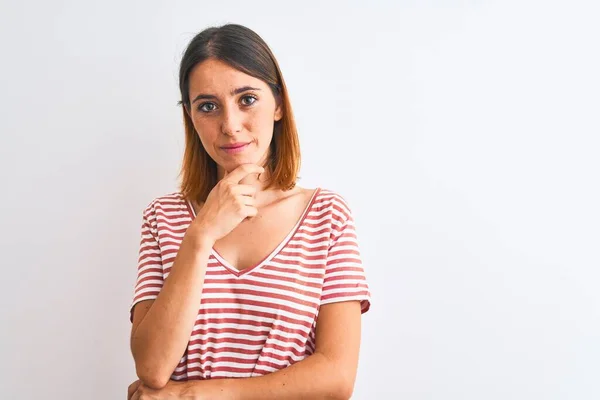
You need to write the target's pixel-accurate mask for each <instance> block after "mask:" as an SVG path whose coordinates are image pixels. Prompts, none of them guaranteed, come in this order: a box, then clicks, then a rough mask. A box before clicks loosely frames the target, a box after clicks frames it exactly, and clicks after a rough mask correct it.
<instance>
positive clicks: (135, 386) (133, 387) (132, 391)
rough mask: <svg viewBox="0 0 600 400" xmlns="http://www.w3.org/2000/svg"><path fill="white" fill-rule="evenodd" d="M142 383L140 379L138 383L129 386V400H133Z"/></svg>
mask: <svg viewBox="0 0 600 400" xmlns="http://www.w3.org/2000/svg"><path fill="white" fill-rule="evenodd" d="M140 383H142V381H140V380H139V379H138V380H137V381H135V382H133V383H132V384H131V385H129V387H128V388H127V400H131V397H132V396H133V394H134V393H135V391H136V390H137V388H138V387H139V386H140Z"/></svg>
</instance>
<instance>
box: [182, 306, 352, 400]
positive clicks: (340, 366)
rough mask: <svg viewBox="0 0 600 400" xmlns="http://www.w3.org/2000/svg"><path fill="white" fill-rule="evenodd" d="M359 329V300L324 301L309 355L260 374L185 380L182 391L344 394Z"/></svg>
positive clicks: (198, 394)
mask: <svg viewBox="0 0 600 400" xmlns="http://www.w3.org/2000/svg"><path fill="white" fill-rule="evenodd" d="M360 331H361V308H360V302H358V301H345V302H338V303H332V304H325V305H323V306H321V310H320V312H319V316H318V319H317V330H316V343H315V344H316V349H315V353H314V354H313V355H311V356H308V357H307V358H305V359H304V360H302V361H299V362H297V363H295V364H292V365H290V366H289V367H287V368H284V369H282V370H279V371H277V372H273V373H271V374H268V375H265V376H260V377H254V378H238V379H214V380H209V381H189V382H188V389H187V392H186V394H188V395H189V396H190V398H193V399H205V398H219V399H236V400H237V399H240V400H254V399H257V400H269V399H277V400H283V399H316V398H318V399H344V400H346V399H349V398H350V397H351V395H352V392H353V390H354V381H355V379H356V370H357V368H358V353H359V347H360V333H361V332H360ZM207 394H208V395H207ZM211 396H215V397H211Z"/></svg>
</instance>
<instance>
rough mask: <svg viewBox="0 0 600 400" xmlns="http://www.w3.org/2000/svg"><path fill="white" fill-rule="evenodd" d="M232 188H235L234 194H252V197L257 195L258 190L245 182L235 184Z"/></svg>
mask: <svg viewBox="0 0 600 400" xmlns="http://www.w3.org/2000/svg"><path fill="white" fill-rule="evenodd" d="M232 189H233V194H234V195H238V196H250V197H254V196H255V195H256V190H257V189H256V188H255V187H254V186H252V185H244V184H239V185H235V186H234V187H233V188H232Z"/></svg>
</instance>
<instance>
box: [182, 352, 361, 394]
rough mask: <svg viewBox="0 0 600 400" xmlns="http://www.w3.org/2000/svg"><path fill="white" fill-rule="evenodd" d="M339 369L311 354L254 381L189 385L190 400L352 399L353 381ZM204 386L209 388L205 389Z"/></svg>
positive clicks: (216, 381) (198, 382) (206, 382)
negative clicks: (208, 395) (208, 399)
mask: <svg viewBox="0 0 600 400" xmlns="http://www.w3.org/2000/svg"><path fill="white" fill-rule="evenodd" d="M342 370H343V368H341V367H340V366H338V365H336V364H335V363H334V362H333V361H331V360H329V359H328V358H326V357H325V356H324V355H322V354H319V353H315V354H313V355H311V356H308V357H307V358H305V359H304V360H302V361H298V362H296V363H294V364H292V365H291V366H289V367H287V368H284V369H282V370H279V371H277V372H273V373H271V374H267V375H264V376H259V377H254V378H236V379H214V380H208V381H189V382H188V384H189V387H188V390H189V394H190V398H193V399H204V398H206V397H203V396H205V395H206V392H207V391H208V392H209V393H211V394H212V393H215V394H216V397H215V398H219V399H227V400H229V399H231V400H255V399H256V400H270V399H273V400H284V399H286V400H287V399H344V400H347V399H349V398H350V396H351V395H352V389H353V386H354V382H353V379H352V381H350V379H347V378H346V377H344V376H343V374H342V373H341V372H340V371H342ZM206 385H210V387H207V386H206Z"/></svg>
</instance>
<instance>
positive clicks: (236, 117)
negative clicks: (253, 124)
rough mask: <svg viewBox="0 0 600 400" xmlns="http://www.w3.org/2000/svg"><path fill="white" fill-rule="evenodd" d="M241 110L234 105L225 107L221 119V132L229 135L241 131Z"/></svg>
mask: <svg viewBox="0 0 600 400" xmlns="http://www.w3.org/2000/svg"><path fill="white" fill-rule="evenodd" d="M242 118H243V116H242V112H241V111H240V110H238V109H237V108H236V107H226V108H225V110H224V111H223V120H222V121H221V132H223V133H224V134H225V135H228V136H231V135H235V134H236V133H238V132H241V131H242Z"/></svg>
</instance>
